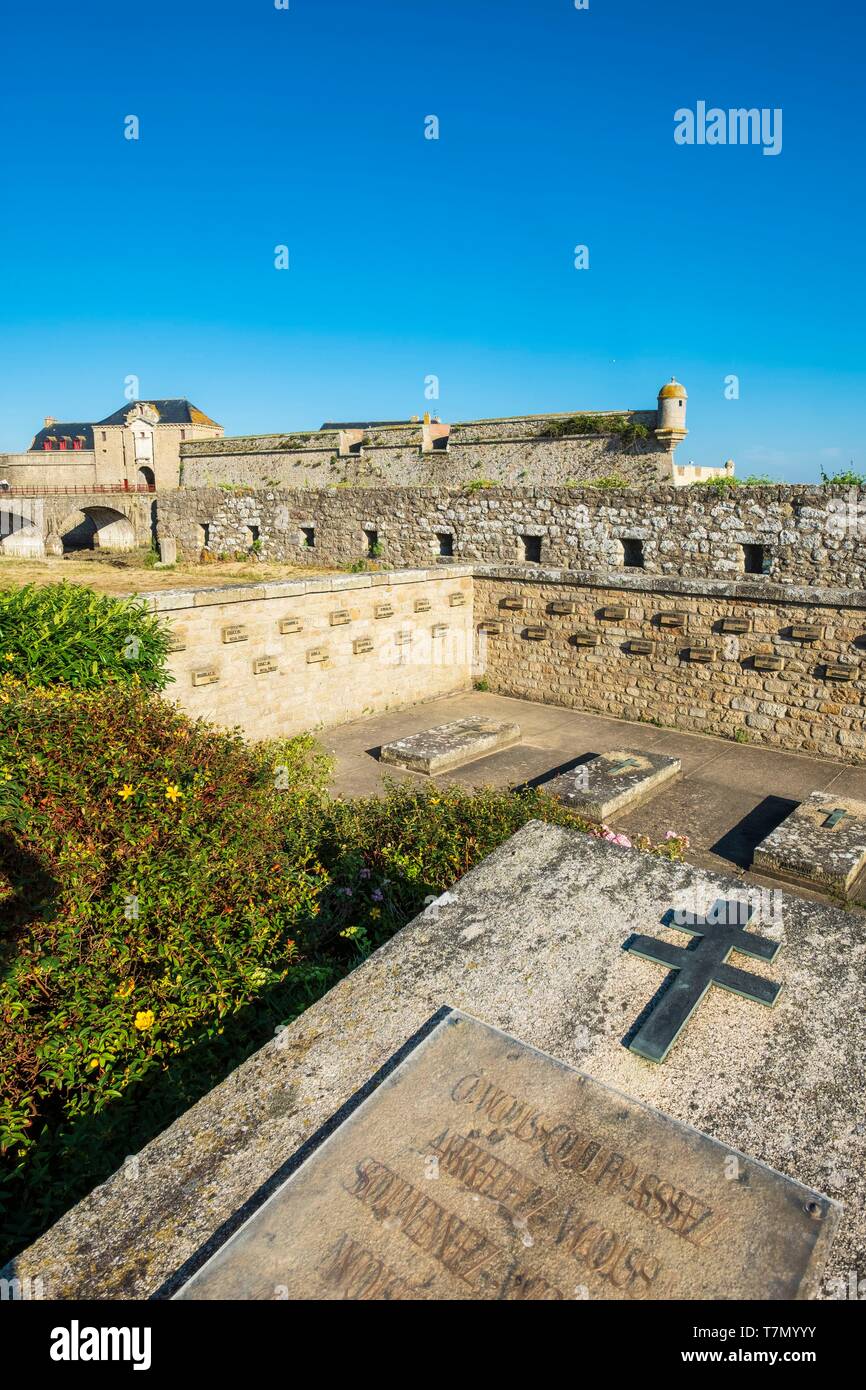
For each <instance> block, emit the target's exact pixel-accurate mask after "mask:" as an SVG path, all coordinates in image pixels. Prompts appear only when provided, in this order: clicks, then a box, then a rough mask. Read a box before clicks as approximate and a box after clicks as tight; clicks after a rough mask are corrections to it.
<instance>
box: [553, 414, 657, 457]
mask: <svg viewBox="0 0 866 1390" xmlns="http://www.w3.org/2000/svg"><path fill="white" fill-rule="evenodd" d="M649 433H650V432H649V429H648V427H647V426H646V425H642V424H641V423H640V422H639V421H637V420H632V419H630V418H629V416H627V415H569V416H567V417H564V418H563V419H559V420H550V421H548V423H547V424H546V425H545V427H544V434H545V435H546V436H548V437H549V438H551V439H562V438H563V436H565V435H596V436H599V435H613V436H614V437H615V438H616V439H618V440H619V443H620V445H621V446H622V448H623V449H624V451H625V452H626V453H629V452H631V451H632V450H634V449H637V448H638V447H639V445H640V444H641V443H642V441H643V440H645V439H648V438H649Z"/></svg>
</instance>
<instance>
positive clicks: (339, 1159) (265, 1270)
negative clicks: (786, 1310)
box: [175, 1010, 841, 1302]
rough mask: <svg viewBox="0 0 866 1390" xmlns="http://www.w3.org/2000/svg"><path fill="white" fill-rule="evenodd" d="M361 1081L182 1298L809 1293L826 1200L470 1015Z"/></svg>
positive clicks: (433, 1028) (825, 1237)
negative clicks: (361, 1086)
mask: <svg viewBox="0 0 866 1390" xmlns="http://www.w3.org/2000/svg"><path fill="white" fill-rule="evenodd" d="M443 1015H444V1016H443ZM377 1082H378V1084H376V1083H377ZM371 1085H372V1086H373V1089H372V1090H370V1087H369V1086H368V1087H366V1088H365V1091H364V1092H362V1093H359V1095H357V1096H355V1097H353V1098H351V1099H350V1100H349V1102H348V1103H347V1104H346V1106H344V1109H343V1111H342V1112H341V1116H340V1118H341V1121H342V1122H341V1123H339V1124H338V1125H337V1126H336V1128H335V1127H334V1124H335V1122H334V1121H333V1120H332V1121H331V1122H330V1124H329V1125H327V1126H325V1127H324V1128H323V1130H321V1131H320V1132H319V1134H318V1135H315V1136H313V1138H312V1140H311V1141H310V1147H311V1150H312V1151H310V1147H308V1149H307V1155H308V1156H307V1157H306V1158H305V1161H303V1162H301V1163H299V1164H298V1165H297V1166H296V1167H295V1168H294V1171H291V1172H290V1176H288V1177H287V1178H286V1179H285V1181H284V1182H283V1183H282V1184H281V1185H280V1186H278V1187H277V1188H276V1190H275V1191H273V1192H272V1194H271V1196H270V1197H269V1198H268V1199H267V1201H265V1202H264V1203H263V1205H261V1206H259V1208H258V1210H256V1211H254V1212H253V1214H252V1215H251V1216H250V1217H249V1219H248V1220H247V1221H246V1223H245V1224H244V1225H243V1226H241V1228H240V1229H239V1230H238V1231H237V1232H236V1233H235V1234H234V1235H233V1236H232V1237H231V1238H230V1239H229V1240H228V1241H227V1242H226V1244H224V1245H223V1246H222V1247H221V1248H220V1249H218V1250H217V1251H216V1253H215V1254H213V1255H211V1257H210V1259H208V1260H207V1262H206V1263H205V1264H204V1265H203V1266H202V1268H201V1269H199V1270H198V1272H197V1273H195V1274H193V1276H192V1278H191V1279H190V1280H189V1281H188V1282H187V1283H186V1284H185V1286H184V1287H183V1288H182V1289H181V1290H180V1291H179V1292H178V1293H177V1294H176V1295H175V1298H177V1299H179V1300H189V1299H196V1300H197V1299H202V1300H205V1299H215V1300H235V1299H240V1300H254V1299H262V1300H272V1299H274V1298H283V1299H289V1300H292V1299H301V1300H344V1299H354V1300H365V1301H378V1300H401V1301H405V1300H460V1301H463V1300H466V1301H471V1300H475V1301H479V1300H500V1301H506V1302H507V1301H514V1302H517V1301H520V1302H523V1301H534V1300H541V1299H543V1300H548V1301H549V1300H573V1299H588V1300H590V1301H593V1300H597V1299H605V1300H607V1299H616V1300H625V1301H633V1300H643V1299H647V1300H674V1299H699V1300H706V1301H709V1300H715V1299H735V1298H743V1299H778V1300H788V1299H797V1298H808V1297H809V1296H810V1295H812V1294H814V1293H815V1292H816V1290H817V1286H818V1282H819V1279H820V1275H821V1270H822V1268H823V1265H824V1262H825V1260H826V1257H827V1254H828V1251H829V1249H830V1245H831V1242H832V1239H833V1234H834V1231H835V1228H836V1226H837V1224H838V1221H839V1216H840V1211H841V1209H840V1207H839V1205H838V1203H836V1202H834V1201H832V1200H830V1199H829V1198H827V1197H825V1196H823V1195H822V1194H821V1193H818V1192H815V1191H813V1190H812V1189H810V1188H807V1187H804V1186H803V1185H802V1184H800V1183H798V1182H795V1181H794V1180H792V1179H790V1178H787V1177H785V1176H784V1175H783V1174H781V1173H779V1172H776V1171H775V1170H774V1169H772V1168H768V1167H766V1166H765V1165H764V1164H762V1163H759V1162H758V1161H757V1160H755V1159H752V1158H749V1157H748V1156H747V1155H745V1154H739V1153H736V1151H734V1150H732V1149H731V1148H730V1146H729V1145H728V1144H722V1143H719V1142H717V1141H716V1140H715V1139H713V1138H711V1137H710V1136H709V1135H707V1134H702V1133H701V1132H700V1131H699V1130H696V1129H692V1128H691V1127H690V1126H688V1125H685V1124H682V1123H680V1122H679V1121H677V1120H674V1119H672V1118H670V1117H669V1116H667V1115H665V1114H663V1113H662V1112H661V1111H658V1110H653V1109H650V1108H649V1107H648V1106H646V1105H642V1104H640V1103H639V1102H637V1101H635V1100H632V1099H631V1098H630V1097H629V1096H627V1095H624V1094H623V1093H622V1092H620V1091H616V1090H613V1089H612V1088H611V1087H609V1086H606V1085H604V1084H602V1083H601V1082H600V1081H596V1080H594V1079H593V1078H592V1077H590V1076H587V1075H585V1074H583V1073H581V1072H579V1071H575V1070H573V1069H572V1068H571V1067H568V1066H566V1065H565V1064H564V1063H562V1062H558V1061H556V1060H555V1059H554V1058H552V1057H549V1056H547V1055H545V1054H544V1053H541V1052H537V1051H536V1050H535V1049H534V1048H532V1047H528V1046H527V1045H526V1044H524V1043H522V1042H519V1041H517V1040H516V1039H515V1038H512V1037H509V1036H508V1035H507V1034H505V1033H501V1032H499V1031H498V1030H497V1029H495V1028H491V1027H488V1026H487V1025H486V1024H484V1023H481V1022H479V1021H478V1020H476V1019H473V1018H470V1017H468V1016H467V1015H466V1014H462V1013H460V1012H458V1011H457V1010H447V1011H441V1012H440V1013H439V1014H437V1015H435V1016H434V1018H433V1019H431V1020H430V1021H429V1022H428V1024H427V1025H426V1027H425V1028H424V1029H422V1030H421V1032H420V1033H419V1034H417V1035H416V1036H415V1038H414V1039H412V1040H411V1042H410V1044H409V1045H407V1047H406V1048H405V1049H403V1052H402V1055H401V1056H398V1057H397V1058H394V1059H392V1061H391V1063H389V1064H388V1065H387V1066H386V1067H385V1068H383V1070H382V1072H380V1073H379V1075H378V1076H377V1077H376V1078H374V1079H373V1082H372V1083H371ZM732 1159H736V1164H735V1165H733V1166H734V1169H735V1176H734V1177H733V1178H731V1177H730V1176H728V1175H729V1174H730V1172H731V1169H732Z"/></svg>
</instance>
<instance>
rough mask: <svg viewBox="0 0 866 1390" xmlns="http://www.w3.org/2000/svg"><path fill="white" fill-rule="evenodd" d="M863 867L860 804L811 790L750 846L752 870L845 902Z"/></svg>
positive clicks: (864, 814)
mask: <svg viewBox="0 0 866 1390" xmlns="http://www.w3.org/2000/svg"><path fill="white" fill-rule="evenodd" d="M864 866H866V802H862V801H855V800H853V798H852V797H850V796H840V795H838V794H837V793H835V792H832V791H829V792H812V795H811V796H809V797H807V798H806V800H805V801H802V802H801V803H800V805H799V806H798V807H797V808H796V810H794V811H792V812H791V814H790V815H789V816H787V817H786V818H785V820H783V821H782V823H781V825H778V826H777V827H776V829H775V830H773V831H772V832H771V833H770V834H769V835H768V836H767V837H766V839H764V840H762V841H761V843H760V844H759V845H758V846H757V847H756V849H755V854H754V860H753V863H752V867H753V869H755V870H757V871H759V872H760V873H763V874H768V875H770V876H771V877H773V878H780V879H784V880H785V881H786V882H788V883H798V884H801V885H802V886H803V887H806V888H821V889H825V890H826V889H829V890H830V891H831V892H833V893H838V894H839V896H840V897H843V898H847V897H849V896H850V895H851V893H852V891H854V890H855V888H856V887H857V880H858V879H859V878H860V875H861V873H862V872H863V869H864Z"/></svg>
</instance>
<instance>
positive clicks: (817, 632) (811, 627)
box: [790, 623, 824, 642]
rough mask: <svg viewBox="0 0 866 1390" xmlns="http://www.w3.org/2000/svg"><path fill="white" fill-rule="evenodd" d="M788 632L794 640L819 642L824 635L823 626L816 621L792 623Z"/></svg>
mask: <svg viewBox="0 0 866 1390" xmlns="http://www.w3.org/2000/svg"><path fill="white" fill-rule="evenodd" d="M790 632H791V636H792V637H793V638H794V640H795V641H796V642H820V640H821V638H822V637H823V636H824V630H823V628H820V627H819V626H818V624H817V623H794V624H792V626H791V629H790Z"/></svg>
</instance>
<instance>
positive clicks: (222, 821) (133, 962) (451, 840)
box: [0, 680, 681, 1259]
mask: <svg viewBox="0 0 866 1390" xmlns="http://www.w3.org/2000/svg"><path fill="white" fill-rule="evenodd" d="M328 776H329V762H328V760H327V759H326V758H325V757H324V755H323V754H322V753H321V752H320V751H319V750H318V748H317V745H316V744H315V743H314V741H313V740H312V739H311V738H309V737H302V738H296V739H291V740H285V741H281V742H276V743H271V744H267V745H264V744H262V745H253V746H250V745H248V744H246V743H244V741H243V739H242V738H241V737H240V736H239V735H237V734H233V733H228V732H225V731H221V730H218V729H215V728H212V727H210V726H208V725H206V724H204V723H202V722H201V721H197V722H192V721H190V720H189V719H188V718H187V717H186V716H184V715H183V714H182V713H180V712H179V711H178V710H176V709H175V708H174V707H172V706H171V705H169V704H168V703H167V702H165V701H163V700H161V699H159V698H158V697H156V696H153V695H148V694H146V693H145V692H144V691H143V690H141V689H140V688H139V689H136V688H131V689H124V688H121V687H119V686H115V687H109V688H107V689H106V690H104V691H102V692H99V693H96V692H88V691H84V692H82V691H74V690H69V689H67V688H65V687H62V686H54V687H49V688H42V689H38V688H28V687H25V686H22V685H20V684H18V683H14V682H11V681H9V680H7V681H6V682H5V683H4V684H3V685H2V686H0V797H2V810H3V812H4V822H5V824H4V833H3V836H2V838H0V902H2V906H3V908H4V920H5V922H6V926H5V927H4V932H3V935H2V937H0V967H2V969H0V1093H2V1101H0V1155H2V1156H0V1226H2V1228H3V1230H4V1233H5V1234H4V1247H5V1248H4V1249H3V1250H2V1251H0V1259H2V1257H3V1256H5V1255H10V1254H12V1253H14V1252H15V1250H16V1249H17V1248H19V1247H20V1246H21V1245H23V1244H26V1243H28V1242H29V1241H31V1240H33V1239H34V1238H35V1237H36V1236H37V1235H38V1234H39V1233H40V1231H42V1230H44V1229H45V1227H46V1226H47V1225H48V1224H50V1222H51V1221H53V1220H55V1219H56V1218H57V1217H58V1216H59V1215H60V1214H61V1213H62V1212H63V1211H65V1210H66V1209H67V1208H68V1207H69V1206H71V1205H72V1204H73V1203H74V1202H75V1201H76V1200H78V1199H79V1198H80V1197H82V1196H83V1195H84V1194H85V1193H86V1192H88V1191H89V1190H90V1189H91V1188H93V1187H94V1186H95V1185H96V1184H97V1183H99V1182H101V1181H103V1180H104V1179H105V1178H106V1177H107V1176H108V1175H109V1174H110V1173H111V1172H113V1171H114V1170H115V1169H116V1168H118V1167H119V1166H120V1164H121V1163H122V1162H123V1160H124V1158H125V1157H126V1156H127V1155H129V1154H132V1153H136V1152H137V1151H138V1150H139V1149H140V1148H141V1147H142V1146H143V1145H144V1144H145V1143H147V1141H148V1140H149V1139H151V1138H152V1137H153V1136H154V1135H155V1134H157V1133H159V1131H160V1130H162V1129H164V1128H165V1127H166V1125H168V1124H170V1123H171V1121H172V1120H173V1119H175V1118H176V1116H177V1115H178V1114H180V1113H182V1112H183V1111H184V1110H185V1109H187V1108H188V1106H190V1105H191V1104H193V1103H194V1101H195V1100H197V1099H198V1098H199V1097H200V1096H201V1095H203V1094H204V1093H205V1092H207V1091H208V1090H209V1089H210V1088H211V1087H212V1086H214V1085H215V1084H216V1083H217V1082H218V1081H220V1080H221V1079H222V1078H223V1077H224V1076H226V1075H227V1074H228V1073H229V1072H230V1071H232V1070H233V1069H234V1068H235V1067H236V1066H238V1065H239V1064H240V1062H242V1061H243V1060H244V1058H245V1057H247V1056H248V1055H249V1054H250V1053H251V1052H253V1051H254V1050H255V1049H256V1048H258V1047H260V1046H261V1045H262V1044H263V1043H265V1042H267V1041H268V1039H269V1038H271V1037H272V1036H273V1034H274V1031H275V1030H276V1029H277V1028H279V1027H280V1026H281V1025H282V1024H284V1023H285V1022H286V1021H288V1020H291V1019H293V1018H295V1017H297V1016H298V1015H299V1014H300V1013H302V1012H303V1011H304V1009H305V1008H307V1007H308V1006H309V1004H310V1003H312V1002H313V1001H314V1000H315V999H317V998H318V997H319V996H320V995H321V994H323V993H324V992H325V991H326V990H327V989H329V988H330V987H331V986H332V985H333V984H335V983H336V981H337V980H338V979H340V978H341V977H342V976H343V975H344V974H346V972H347V971H349V970H350V969H352V968H353V967H354V966H355V965H356V964H358V962H359V961H361V960H362V959H363V958H364V957H365V956H366V955H367V954H368V953H369V952H370V951H371V950H373V949H374V948H375V947H376V946H378V945H379V944H380V943H381V942H383V941H385V940H386V939H387V938H388V937H390V936H391V935H392V934H393V933H394V932H395V931H397V930H398V929H399V928H400V927H402V926H403V925H404V924H405V923H406V922H407V921H408V920H409V919H410V918H412V917H413V916H414V915H415V914H416V913H417V912H419V911H420V910H421V908H422V907H423V906H424V903H425V900H427V899H428V898H429V897H430V896H431V895H438V894H439V893H441V892H443V891H444V890H445V889H446V888H448V887H449V886H450V885H451V884H452V883H453V882H454V880H455V879H457V878H459V877H460V876H461V875H462V874H464V873H465V872H466V871H467V870H468V869H470V868H472V867H473V865H475V864H477V863H478V862H479V861H480V860H481V859H482V858H483V857H484V856H485V855H487V854H489V853H490V851H491V850H493V849H495V848H496V846H497V845H499V844H501V843H502V842H503V840H505V839H506V838H507V837H508V836H509V835H511V834H513V833H514V831H515V830H517V829H519V827H520V826H521V825H524V824H525V823H526V822H527V821H528V820H531V819H544V820H551V821H555V822H557V823H559V824H564V825H572V826H576V827H579V828H581V827H583V823H582V822H581V821H580V819H579V818H578V817H577V816H576V815H575V813H574V812H572V811H569V810H567V809H566V808H565V807H563V806H562V805H561V804H560V803H559V802H558V801H555V800H554V799H553V798H550V797H547V796H546V795H545V794H544V793H543V792H541V791H537V790H527V791H522V792H518V793H509V792H507V791H504V790H503V791H500V790H495V789H491V788H487V789H483V790H480V791H476V792H471V791H465V790H462V789H459V788H448V789H446V790H439V789H436V788H435V787H432V788H428V789H415V788H414V787H409V788H407V787H392V788H390V789H388V790H387V791H386V794H385V795H384V797H383V798H376V797H370V798H367V799H364V800H353V801H343V800H339V799H329V798H328V797H327V795H326V793H325V786H326V783H327V780H328ZM657 848H658V849H659V851H660V852H663V853H665V854H667V855H669V856H670V857H677V856H678V855H679V853H680V852H681V842H679V841H669V842H667V844H666V845H665V846H663V847H657Z"/></svg>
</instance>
